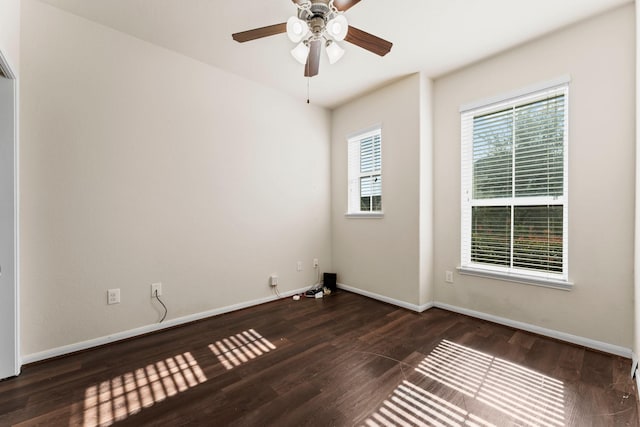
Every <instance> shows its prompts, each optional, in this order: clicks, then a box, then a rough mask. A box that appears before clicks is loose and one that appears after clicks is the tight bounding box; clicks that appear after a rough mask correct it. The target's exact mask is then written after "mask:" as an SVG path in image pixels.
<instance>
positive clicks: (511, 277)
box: [457, 267, 573, 291]
mask: <svg viewBox="0 0 640 427" xmlns="http://www.w3.org/2000/svg"><path fill="white" fill-rule="evenodd" d="M457 270H458V272H459V273H460V274H463V275H466V276H476V277H484V278H488V279H496V280H503V281H506V282H515V283H522V284H525V285H533V286H541V287H544V288H552V289H559V290H563V291H570V290H572V289H573V282H569V281H567V280H561V279H553V278H545V277H536V276H526V275H524V274H516V273H503V272H500V271H490V270H484V269H481V268H473V267H458V268H457Z"/></svg>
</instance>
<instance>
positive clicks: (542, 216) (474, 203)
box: [461, 84, 568, 283]
mask: <svg viewBox="0 0 640 427" xmlns="http://www.w3.org/2000/svg"><path fill="white" fill-rule="evenodd" d="M567 97H568V86H567V84H563V85H560V86H555V87H551V88H547V89H544V90H538V91H535V92H533V93H528V94H526V95H520V96H517V97H516V98H511V99H509V100H507V101H503V102H493V103H491V104H490V105H484V106H476V107H474V108H471V109H468V110H463V111H462V116H461V121H462V242H461V243H462V260H461V267H462V271H463V272H464V270H465V268H466V269H468V270H475V271H476V272H482V271H487V272H489V273H494V274H496V273H497V274H498V275H501V274H503V275H505V276H512V277H515V278H525V279H526V278H531V279H533V280H532V281H534V282H535V281H536V279H538V280H540V281H541V282H545V281H550V282H554V281H555V282H560V283H562V282H566V281H567V117H568V114H567Z"/></svg>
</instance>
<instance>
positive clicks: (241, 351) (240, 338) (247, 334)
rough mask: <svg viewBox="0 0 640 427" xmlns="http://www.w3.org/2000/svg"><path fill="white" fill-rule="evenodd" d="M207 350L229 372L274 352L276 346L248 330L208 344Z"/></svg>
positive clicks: (253, 331)
mask: <svg viewBox="0 0 640 427" xmlns="http://www.w3.org/2000/svg"><path fill="white" fill-rule="evenodd" d="M209 349H210V350H211V351H212V352H213V354H215V355H216V357H217V358H218V361H220V363H221V364H222V366H224V367H225V368H226V369H227V370H231V369H233V368H235V367H238V366H240V365H242V364H243V363H247V362H249V361H250V360H253V359H255V358H256V357H258V356H262V355H263V354H265V353H268V352H270V351H271V350H275V349H276V346H275V345H273V344H272V343H271V342H270V341H269V340H267V339H266V338H264V337H263V336H262V335H260V334H259V333H257V332H256V331H255V330H253V329H249V330H248V331H244V332H241V333H239V334H235V335H232V336H230V337H228V338H224V339H222V340H220V341H216V342H215V343H214V344H209Z"/></svg>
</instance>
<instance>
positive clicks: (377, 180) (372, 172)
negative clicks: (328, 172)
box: [347, 127, 382, 214]
mask: <svg viewBox="0 0 640 427" xmlns="http://www.w3.org/2000/svg"><path fill="white" fill-rule="evenodd" d="M348 158H349V160H348V161H349V173H348V175H349V185H348V187H349V188H348V191H349V201H348V204H349V206H348V212H347V213H348V214H381V213H382V130H381V128H379V127H378V128H375V129H373V130H371V131H367V132H364V133H360V134H358V135H356V136H353V137H351V138H349V140H348Z"/></svg>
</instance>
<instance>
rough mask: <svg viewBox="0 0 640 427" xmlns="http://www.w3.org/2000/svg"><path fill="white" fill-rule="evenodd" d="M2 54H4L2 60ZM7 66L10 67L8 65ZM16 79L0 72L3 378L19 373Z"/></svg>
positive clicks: (0, 340)
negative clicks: (3, 75)
mask: <svg viewBox="0 0 640 427" xmlns="http://www.w3.org/2000/svg"><path fill="white" fill-rule="evenodd" d="M1 58H2V55H0V61H1ZM0 65H4V67H3V68H5V69H6V64H0ZM15 93H16V81H15V80H14V79H10V78H5V77H2V76H1V75H0V379H2V378H8V377H12V376H14V375H18V373H19V370H20V367H19V363H18V350H17V348H18V346H17V343H18V333H17V313H18V311H17V284H16V209H15V207H16V197H15V194H16V192H15V188H16V186H15V176H16V173H15V170H16V169H15V163H16V162H15V159H16V142H15V141H16V137H15V135H16V129H15V126H16V120H15V108H16V107H15V106H16V102H15Z"/></svg>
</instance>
